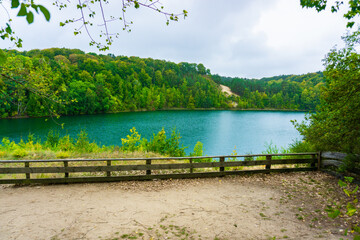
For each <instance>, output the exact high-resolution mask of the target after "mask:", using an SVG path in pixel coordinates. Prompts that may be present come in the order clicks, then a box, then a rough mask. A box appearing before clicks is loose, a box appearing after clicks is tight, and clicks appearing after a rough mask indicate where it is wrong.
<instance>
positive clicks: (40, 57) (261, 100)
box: [0, 48, 323, 118]
mask: <svg viewBox="0 0 360 240" xmlns="http://www.w3.org/2000/svg"><path fill="white" fill-rule="evenodd" d="M2 54H3V55H5V57H3V58H2V59H4V60H3V63H2V64H1V66H0V117H2V118H6V117H15V116H30V117H41V116H48V115H51V114H58V115H77V114H96V113H111V112H120V111H137V110H149V111H153V110H162V109H174V108H175V109H176V108H186V109H200V108H204V109H209V108H216V109H220V108H221V109H224V108H225V109H227V108H234V107H237V108H239V109H249V108H256V109H266V108H273V109H291V110H314V109H315V108H316V106H317V105H318V104H319V92H320V88H321V86H322V84H323V76H322V74H321V73H312V74H306V75H300V76H295V75H292V76H280V77H273V78H266V79H265V78H264V79H260V80H256V79H241V78H226V77H220V76H218V75H212V74H211V73H210V70H209V69H207V68H206V67H205V66H204V65H203V64H201V63H200V64H195V63H186V62H181V63H178V64H176V63H173V62H169V61H164V60H156V59H151V58H139V57H126V56H114V55H113V54H107V55H97V54H95V53H87V54H86V53H84V52H83V51H81V50H78V49H65V48H51V49H44V50H38V49H35V50H30V51H23V52H19V51H16V50H10V51H6V50H4V51H2ZM219 84H224V85H227V86H229V87H230V88H231V89H232V91H233V92H235V93H236V94H238V95H239V96H227V95H225V94H224V93H222V92H221V88H220V87H219ZM234 103H235V104H234Z"/></svg>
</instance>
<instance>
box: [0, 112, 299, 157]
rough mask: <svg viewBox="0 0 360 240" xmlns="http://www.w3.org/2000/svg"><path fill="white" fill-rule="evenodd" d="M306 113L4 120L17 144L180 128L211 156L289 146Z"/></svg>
mask: <svg viewBox="0 0 360 240" xmlns="http://www.w3.org/2000/svg"><path fill="white" fill-rule="evenodd" d="M304 116H305V113H303V112H283V111H157V112H127V113H117V114H99V115H81V116H66V117H61V118H60V119H58V120H57V121H58V122H60V123H64V128H63V129H62V128H61V127H60V126H59V125H57V124H56V123H55V122H54V121H52V120H48V121H45V119H44V118H32V119H1V120H0V138H1V139H2V138H3V137H9V138H10V139H11V140H14V141H16V142H18V141H20V139H21V138H23V139H26V138H27V136H28V134H29V133H33V134H35V135H37V136H41V138H42V139H43V140H45V139H46V137H45V136H46V135H47V133H48V132H49V131H50V130H51V129H53V130H57V131H59V132H60V134H61V135H65V134H70V136H72V137H76V134H78V133H79V132H80V130H86V131H87V133H88V136H89V138H90V139H91V140H93V141H95V142H96V143H98V144H101V145H121V138H124V137H126V135H128V134H129V133H130V131H129V130H130V129H131V128H132V127H135V128H136V129H137V130H138V132H139V133H140V134H141V136H142V137H146V138H148V139H149V138H150V137H151V136H152V134H153V133H157V132H159V131H160V130H161V129H162V128H164V129H165V131H166V132H167V135H168V136H170V135H171V130H172V129H173V128H176V129H177V131H179V132H180V135H181V136H182V139H181V143H182V144H183V145H184V146H187V147H188V148H187V149H186V152H187V153H189V152H191V151H193V148H194V146H195V144H196V142H197V141H200V142H202V143H203V144H204V150H205V153H206V154H207V155H228V154H231V153H232V152H233V151H234V150H236V152H237V153H238V154H246V153H261V152H262V151H264V150H265V149H266V145H267V144H270V143H273V144H274V145H276V146H277V147H279V148H280V147H287V146H288V145H289V144H290V143H292V142H293V140H295V139H301V137H300V135H299V133H298V132H297V131H296V130H295V128H294V127H293V125H292V124H291V122H290V120H294V119H296V120H297V121H302V120H303V119H304Z"/></svg>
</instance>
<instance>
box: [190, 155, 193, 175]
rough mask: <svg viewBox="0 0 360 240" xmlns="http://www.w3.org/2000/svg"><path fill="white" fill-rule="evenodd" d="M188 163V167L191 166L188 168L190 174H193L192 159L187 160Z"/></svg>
mask: <svg viewBox="0 0 360 240" xmlns="http://www.w3.org/2000/svg"><path fill="white" fill-rule="evenodd" d="M189 163H190V165H191V167H190V173H193V172H194V168H193V167H192V163H193V161H192V158H190V159H189Z"/></svg>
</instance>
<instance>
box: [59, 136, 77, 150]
mask: <svg viewBox="0 0 360 240" xmlns="http://www.w3.org/2000/svg"><path fill="white" fill-rule="evenodd" d="M74 148H75V146H74V140H73V139H72V138H70V136H69V135H66V136H64V137H62V138H60V140H59V145H58V149H59V150H62V151H72V150H74Z"/></svg>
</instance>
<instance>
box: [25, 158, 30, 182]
mask: <svg viewBox="0 0 360 240" xmlns="http://www.w3.org/2000/svg"><path fill="white" fill-rule="evenodd" d="M25 167H26V168H29V167H30V163H29V162H25ZM25 176H26V179H30V173H25Z"/></svg>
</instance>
